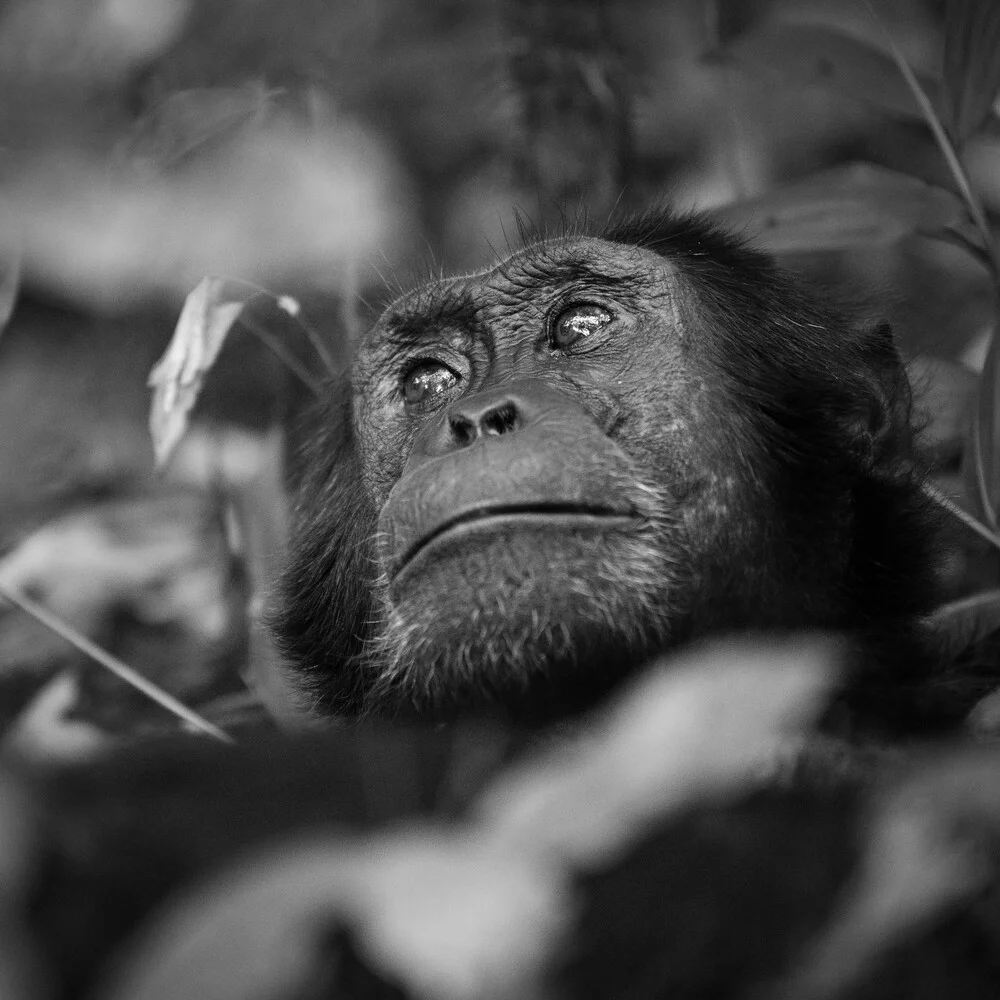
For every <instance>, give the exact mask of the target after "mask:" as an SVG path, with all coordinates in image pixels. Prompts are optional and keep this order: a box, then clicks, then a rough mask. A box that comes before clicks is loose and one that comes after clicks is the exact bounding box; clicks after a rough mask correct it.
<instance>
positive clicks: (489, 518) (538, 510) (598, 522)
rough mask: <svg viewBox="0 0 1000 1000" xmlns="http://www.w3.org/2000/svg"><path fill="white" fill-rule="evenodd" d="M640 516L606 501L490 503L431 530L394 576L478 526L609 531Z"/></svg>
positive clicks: (622, 526) (408, 554)
mask: <svg viewBox="0 0 1000 1000" xmlns="http://www.w3.org/2000/svg"><path fill="white" fill-rule="evenodd" d="M637 519H638V515H637V513H636V512H635V511H633V510H623V509H622V508H620V507H610V506H606V505H603V504H583V503H570V502H567V503H533V504H490V505H486V506H482V507H476V508H474V509H473V510H466V511H462V512H461V513H459V514H456V515H455V516H454V517H451V518H448V520H446V521H443V522H442V523H441V524H439V525H437V526H436V527H435V528H434V529H433V530H432V531H429V532H428V533H427V534H426V535H423V536H422V537H421V538H419V539H417V541H416V542H415V543H414V544H413V545H411V546H410V547H409V548H408V549H407V550H406V552H404V553H403V556H402V558H401V559H400V560H399V562H398V563H397V564H396V568H395V571H394V573H393V579H395V578H396V577H398V576H399V575H400V573H402V572H403V570H404V569H406V567H407V566H409V565H410V564H411V563H412V562H413V561H414V559H415V558H416V557H417V556H418V555H419V554H420V553H422V552H423V551H424V550H426V549H428V548H429V547H430V546H431V545H433V544H434V543H435V542H437V541H438V540H439V539H440V538H442V536H444V535H449V534H452V533H453V532H457V531H461V530H462V529H467V528H469V526H470V525H474V526H475V527H483V528H492V527H494V526H496V525H498V524H503V523H509V522H524V523H526V524H533V525H544V526H552V527H557V526H564V527H567V528H570V529H574V528H575V529H579V528H587V527H593V528H597V529H602V530H607V529H609V528H624V527H631V526H633V525H634V524H635V523H636V521H637Z"/></svg>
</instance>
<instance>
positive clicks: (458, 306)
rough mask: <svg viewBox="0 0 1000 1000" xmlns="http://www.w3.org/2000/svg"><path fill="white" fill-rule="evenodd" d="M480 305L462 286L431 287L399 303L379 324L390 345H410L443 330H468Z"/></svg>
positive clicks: (474, 320) (454, 284) (422, 289)
mask: <svg viewBox="0 0 1000 1000" xmlns="http://www.w3.org/2000/svg"><path fill="white" fill-rule="evenodd" d="M478 312H479V306H478V305H477V303H476V300H475V297H474V296H473V295H472V293H471V291H470V289H469V287H468V285H467V284H465V283H457V282H456V283H450V284H447V285H443V286H442V285H430V286H427V287H425V288H421V289H419V290H418V291H416V292H414V293H413V294H412V295H411V296H409V297H408V298H407V299H405V300H404V301H403V302H400V303H398V304H397V305H395V306H394V307H392V309H391V310H390V312H389V313H388V314H387V315H386V316H385V318H384V319H383V321H382V324H383V337H384V339H385V340H386V341H387V342H389V343H393V344H402V345H406V344H412V343H419V342H420V341H424V340H427V339H429V338H431V337H433V336H435V335H439V334H440V332H441V328H442V327H452V328H459V329H469V328H471V327H472V326H474V325H475V323H476V321H477V315H478Z"/></svg>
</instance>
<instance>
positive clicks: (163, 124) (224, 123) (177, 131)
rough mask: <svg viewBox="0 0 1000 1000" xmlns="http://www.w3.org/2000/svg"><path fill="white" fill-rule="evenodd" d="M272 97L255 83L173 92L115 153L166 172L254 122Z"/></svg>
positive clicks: (135, 127)
mask: <svg viewBox="0 0 1000 1000" xmlns="http://www.w3.org/2000/svg"><path fill="white" fill-rule="evenodd" d="M272 97H273V91H268V90H267V89H266V88H265V87H264V86H263V85H261V84H259V83H253V84H247V85H246V86H243V87H206V88H201V89H194V90H179V91H175V92H174V93H172V94H169V95H168V96H167V97H166V98H165V99H164V100H163V101H161V102H160V103H159V104H157V105H156V106H155V107H154V108H152V109H151V110H150V111H148V112H147V113H146V114H145V115H143V117H142V118H140V119H139V121H138V122H136V124H135V126H134V128H133V130H132V134H131V135H130V136H129V137H128V139H127V141H126V142H125V144H124V145H123V146H122V147H120V150H119V152H120V153H121V154H122V155H124V156H126V157H128V158H129V159H132V160H139V161H146V162H149V163H150V164H152V165H154V166H157V167H168V166H171V165H172V164H174V163H176V162H177V161H178V160H181V159H183V158H184V157H186V156H187V155H188V154H189V153H191V152H193V151H194V150H196V149H198V148H199V147H201V146H203V145H204V144H205V143H208V142H211V141H213V140H216V139H219V138H221V137H223V136H225V135H227V134H230V135H231V134H233V133H235V132H236V131H237V130H239V129H240V128H242V127H243V126H245V125H248V124H252V123H253V122H255V121H260V120H261V119H262V117H263V116H264V115H265V114H266V112H267V110H268V107H269V106H270V103H271V99H272Z"/></svg>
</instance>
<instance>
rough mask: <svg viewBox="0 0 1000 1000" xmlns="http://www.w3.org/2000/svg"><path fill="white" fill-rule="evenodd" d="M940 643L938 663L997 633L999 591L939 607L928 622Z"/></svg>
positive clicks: (949, 660) (975, 595) (987, 592)
mask: <svg viewBox="0 0 1000 1000" xmlns="http://www.w3.org/2000/svg"><path fill="white" fill-rule="evenodd" d="M928 624H929V625H930V627H931V628H932V629H933V630H934V632H935V633H936V635H937V636H938V637H939V638H940V641H941V661H942V662H943V663H950V662H952V661H953V660H955V659H957V658H958V657H959V656H960V655H961V654H962V653H964V652H965V651H966V650H967V649H969V648H971V647H972V646H975V645H977V644H978V643H980V642H982V641H983V639H985V638H987V637H988V636H990V635H992V634H993V633H994V632H996V631H998V630H1000V589H996V590H987V591H984V592H983V593H981V594H974V595H973V596H972V597H963V598H962V599H961V600H958V601H949V602H948V603H947V604H943V605H941V607H939V608H937V609H936V610H935V611H934V613H933V614H932V615H931V616H930V618H929V619H928Z"/></svg>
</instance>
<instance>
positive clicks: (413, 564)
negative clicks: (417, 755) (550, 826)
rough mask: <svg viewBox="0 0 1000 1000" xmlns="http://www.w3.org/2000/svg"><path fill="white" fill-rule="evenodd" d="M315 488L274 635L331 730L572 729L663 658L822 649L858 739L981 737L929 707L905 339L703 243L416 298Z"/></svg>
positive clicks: (529, 257)
mask: <svg viewBox="0 0 1000 1000" xmlns="http://www.w3.org/2000/svg"><path fill="white" fill-rule="evenodd" d="M305 462H306V464H307V466H308V472H307V474H306V480H305V483H304V486H303V487H302V489H301V492H300V495H299V497H298V503H297V525H296V528H295V531H294V539H293V545H292V553H291V557H290V562H289V565H288V567H287V570H286V572H285V575H284V579H283V584H282V587H281V593H280V598H279V599H278V601H277V604H276V608H275V610H274V612H273V616H272V620H273V624H274V629H275V634H276V635H277V637H278V640H279V642H280V644H281V646H282V648H283V650H284V651H285V652H286V653H287V654H288V657H289V659H290V661H291V664H292V669H291V676H293V677H294V678H295V681H294V683H295V684H296V685H297V687H298V690H299V691H301V692H304V693H305V694H306V697H307V699H308V701H309V704H310V709H311V711H314V712H316V713H318V714H321V715H322V714H332V715H342V716H354V715H372V714H374V715H382V716H388V717H396V718H398V717H401V716H408V715H414V714H415V715H417V716H420V717H428V718H435V719H445V718H449V717H452V716H454V715H455V714H457V713H460V712H463V711H466V710H470V709H475V710H482V709H484V708H486V707H489V706H493V707H494V708H495V709H497V710H499V711H501V712H504V713H506V714H507V715H508V716H509V717H511V718H513V719H515V720H518V721H529V722H534V721H538V720H546V719H551V718H554V717H559V716H562V715H565V714H567V713H572V712H575V711H577V710H579V709H580V708H582V707H586V706H587V705H589V704H591V703H593V702H595V701H596V700H598V699H600V698H601V697H602V696H603V695H604V694H605V693H606V692H607V691H608V690H609V689H610V688H611V687H612V686H613V685H614V684H615V683H616V682H617V681H619V680H620V679H622V678H623V677H624V676H626V675H628V674H629V673H630V672H631V671H633V670H635V669H636V668H637V667H639V666H641V665H642V664H643V663H644V662H646V661H647V660H648V659H649V658H650V657H651V656H653V655H654V654H656V653H658V652H661V651H663V650H665V649H669V648H673V647H675V646H678V645H680V644H682V643H685V642H689V641H691V640H695V639H698V638H700V637H703V636H707V635H711V634H714V633H719V632H724V631H733V630H747V629H753V630H787V629H798V628H813V629H830V630H838V631H841V632H843V633H846V634H849V635H851V636H853V637H854V638H855V639H856V643H857V648H858V656H857V661H858V663H859V664H861V665H862V669H860V671H859V676H858V679H857V682H856V683H855V684H854V685H852V690H851V691H850V692H849V693H848V695H847V700H848V702H849V703H850V704H851V706H852V708H853V710H854V711H853V717H857V718H860V717H862V716H864V715H866V714H867V715H868V716H869V717H874V718H876V719H877V720H878V721H879V722H881V723H882V724H884V725H886V726H888V727H896V726H900V725H909V724H911V723H914V722H917V721H918V720H919V722H920V724H921V725H923V724H924V723H926V721H927V719H928V717H929V715H931V714H934V713H936V714H937V715H939V716H941V717H944V716H949V717H950V716H951V715H955V714H957V713H958V712H959V707H958V706H956V705H954V704H952V703H951V702H950V701H947V699H945V700H944V701H942V700H940V699H939V700H938V701H937V702H936V703H934V700H933V699H932V700H931V702H928V701H927V700H926V699H922V698H921V696H919V695H915V694H913V692H912V691H910V688H911V686H912V688H913V689H914V690H917V689H919V687H920V685H919V684H917V683H916V680H917V679H918V678H919V677H920V676H922V675H923V674H924V673H925V672H926V669H927V666H926V664H927V656H926V653H925V651H924V648H923V637H922V636H921V634H920V628H919V625H918V621H919V618H920V616H921V615H923V614H924V613H926V612H927V611H928V610H930V608H931V607H932V606H933V604H934V599H935V598H934V595H935V587H936V584H935V569H934V537H935V531H934V525H933V520H934V515H933V513H932V512H931V511H930V510H929V505H928V502H927V501H926V499H925V498H924V496H923V494H922V492H921V488H920V472H919V468H918V466H917V464H916V462H915V459H914V452H913V442H912V433H911V424H910V396H909V385H908V382H907V379H906V375H905V372H904V368H903V366H902V364H901V361H900V359H899V356H898V354H897V352H896V349H895V347H894V345H893V342H892V336H891V331H890V330H889V328H888V327H887V326H886V325H872V324H869V325H859V324H856V323H852V322H850V321H849V319H848V318H847V317H845V315H843V314H841V313H839V312H838V311H837V310H836V309H835V308H833V307H832V306H831V305H829V304H827V303H825V302H824V301H823V300H822V299H821V298H819V297H817V296H816V295H815V294H807V293H806V292H805V291H804V290H803V288H801V287H800V286H799V284H797V283H796V281H795V280H793V279H792V278H790V277H789V276H788V275H786V274H784V273H782V271H781V270H780V269H779V268H778V267H777V266H776V265H775V264H774V262H773V261H772V260H771V259H770V258H768V257H767V256H766V255H764V254H762V253H760V252H757V251H755V250H754V249H752V248H751V247H750V246H748V244H747V243H746V242H745V241H744V240H743V239H742V238H740V237H738V236H736V235H734V234H732V233H730V232H726V231H724V230H722V229H720V228H718V227H716V226H714V225H713V224H712V223H711V222H710V221H709V220H708V219H706V218H705V217H703V216H700V215H678V214H672V213H669V212H662V213H656V214H652V215H649V216H646V217H643V218H640V219H633V220H630V221H628V222H625V223H620V224H614V225H611V226H609V227H608V228H607V229H606V230H605V231H603V232H600V233H599V234H596V235H586V234H580V235H561V236H559V237H557V238H537V239H533V240H528V241H526V245H525V246H524V247H523V248H522V249H519V250H517V251H516V252H513V253H511V254H510V255H509V256H507V257H506V258H504V259H502V260H500V261H499V263H497V264H496V265H495V266H493V267H489V268H486V269H484V270H481V271H478V272H476V273H473V274H470V275H467V276H463V277H455V278H446V279H441V280H438V281H433V282H430V283H428V284H426V285H424V286H422V287H419V288H418V289H416V290H415V291H413V292H411V293H409V294H406V295H403V296H402V297H400V298H399V299H397V300H396V301H395V302H394V303H393V304H392V305H390V306H389V308H388V309H387V310H386V311H385V313H384V315H383V316H382V317H381V319H380V320H379V321H378V322H377V324H376V325H375V326H374V329H373V330H372V332H371V333H370V335H369V336H368V337H367V339H366V340H365V341H364V342H363V343H362V344H361V346H360V350H359V351H358V353H357V357H356V360H355V363H354V365H353V368H352V370H351V371H350V373H349V374H348V375H346V376H344V377H343V378H341V379H340V380H339V381H338V382H336V383H335V384H334V385H333V386H331V388H330V391H329V401H328V405H327V406H326V409H325V412H324V414H323V416H322V419H321V426H320V429H319V430H318V431H317V432H316V434H315V436H314V439H313V441H312V442H311V445H310V446H309V447H308V448H307V449H306V452H305ZM911 682H913V683H912V685H911Z"/></svg>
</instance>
